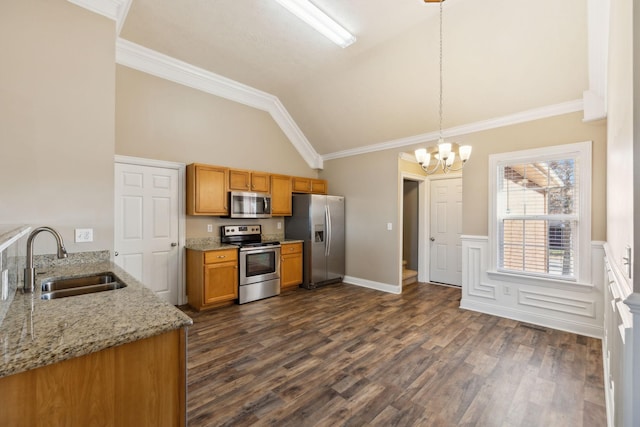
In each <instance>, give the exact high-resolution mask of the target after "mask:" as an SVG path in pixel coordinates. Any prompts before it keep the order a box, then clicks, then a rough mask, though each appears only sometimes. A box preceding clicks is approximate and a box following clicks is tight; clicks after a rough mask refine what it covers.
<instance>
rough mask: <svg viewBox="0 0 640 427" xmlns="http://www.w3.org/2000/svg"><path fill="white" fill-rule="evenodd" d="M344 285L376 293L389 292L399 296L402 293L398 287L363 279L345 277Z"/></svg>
mask: <svg viewBox="0 0 640 427" xmlns="http://www.w3.org/2000/svg"><path fill="white" fill-rule="evenodd" d="M342 282H343V283H347V284H349V285H356V286H361V287H363V288H369V289H375V290H376V291H382V292H387V293H390V294H396V295H399V294H401V293H402V287H400V286H396V285H390V284H388V283H382V282H374V281H373V280H367V279H361V278H359V277H353V276H344V278H343V279H342Z"/></svg>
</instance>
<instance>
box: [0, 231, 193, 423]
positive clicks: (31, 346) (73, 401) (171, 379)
mask: <svg viewBox="0 0 640 427" xmlns="http://www.w3.org/2000/svg"><path fill="white" fill-rule="evenodd" d="M23 234H24V233H23ZM2 237H3V238H5V237H7V235H6V233H5V234H4V235H2ZM7 238H10V237H7ZM1 243H2V242H0V244H1ZM16 243H17V242H16ZM7 258H9V257H7V256H6V253H5V254H4V255H3V256H2V259H4V260H5V261H4V262H5V263H10V262H9V261H7ZM16 270H19V268H16ZM42 270H43V274H41V275H39V276H38V277H37V279H36V291H35V292H34V293H23V292H22V291H21V290H20V289H18V290H17V291H16V287H20V286H21V285H22V284H21V283H16V280H15V279H14V280H13V283H12V285H11V287H10V292H12V294H13V295H12V296H13V298H12V300H10V301H8V306H7V307H6V313H5V315H4V318H2V319H0V357H1V358H2V363H1V364H0V395H2V396H3V402H2V404H1V405H0V425H11V426H20V425H25V426H38V425H47V426H51V425H69V421H70V420H73V423H75V425H92V424H95V423H96V422H98V421H99V422H100V423H101V424H103V425H114V426H116V425H136V426H144V425H149V426H151V425H153V426H161V425H167V426H181V425H185V422H186V410H185V398H186V362H185V361H186V327H187V326H189V325H191V324H192V321H191V319H190V318H189V317H188V316H186V315H185V314H184V313H182V312H181V311H180V310H178V309H176V308H175V307H173V306H172V305H170V304H168V303H166V302H164V301H162V300H161V299H160V298H158V297H157V296H156V295H155V294H154V293H153V292H152V291H151V290H149V289H148V288H146V287H144V286H143V285H142V284H141V283H140V282H138V281H137V280H136V279H134V278H133V277H132V276H130V275H129V274H127V273H126V272H125V271H124V270H122V269H120V268H119V267H117V266H116V265H115V264H113V263H111V262H109V261H108V260H106V261H98V262H89V263H83V264H77V265H68V266H61V267H49V268H44V269H42ZM104 272H112V273H113V274H114V275H115V276H117V277H118V278H119V279H120V280H121V281H122V282H123V283H125V284H126V287H124V288H122V289H116V290H110V291H105V292H97V293H92V294H87V295H78V296H71V297H66V298H59V299H53V300H43V299H41V295H42V292H41V290H40V283H41V282H42V281H44V280H47V279H51V278H58V279H60V278H67V277H77V276H87V275H94V274H101V273H104ZM16 285H17V286H16ZM3 302H4V301H3Z"/></svg>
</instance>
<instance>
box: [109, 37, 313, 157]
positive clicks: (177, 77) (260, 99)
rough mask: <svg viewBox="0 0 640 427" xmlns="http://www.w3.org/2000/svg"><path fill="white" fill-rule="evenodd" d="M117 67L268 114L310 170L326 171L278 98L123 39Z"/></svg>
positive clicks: (119, 43) (117, 49)
mask: <svg viewBox="0 0 640 427" xmlns="http://www.w3.org/2000/svg"><path fill="white" fill-rule="evenodd" d="M116 63H117V64H120V65H123V66H125V67H129V68H133V69H134V70H138V71H142V72H144V73H147V74H151V75H153V76H156V77H160V78H162V79H165V80H169V81H172V82H174V83H178V84H181V85H184V86H187V87H191V88H193V89H197V90H200V91H203V92H206V93H209V94H211V95H215V96H219V97H221V98H225V99H228V100H230V101H234V102H238V103H240V104H243V105H247V106H249V107H253V108H257V109H259V110H263V111H266V112H268V113H269V114H271V117H273V119H274V120H275V122H276V123H277V124H278V126H280V129H282V131H283V132H284V134H285V135H286V136H287V138H289V140H290V141H291V143H292V144H293V146H294V147H295V148H296V149H297V150H298V152H299V153H300V155H301V156H302V158H303V159H304V160H305V161H306V162H307V164H308V165H309V167H311V168H312V169H322V167H323V161H322V158H321V157H320V155H319V154H318V153H316V151H315V149H314V148H313V147H312V146H311V144H310V143H309V141H308V140H307V138H306V136H305V135H304V133H302V131H301V130H300V128H299V127H298V125H297V124H296V122H295V121H294V120H293V118H292V117H291V116H290V115H289V113H288V111H287V110H286V108H285V107H284V105H282V103H281V102H280V100H279V99H278V97H276V96H274V95H271V94H269V93H267V92H263V91H261V90H258V89H254V88H252V87H250V86H247V85H244V84H242V83H238V82H236V81H234V80H231V79H228V78H226V77H223V76H221V75H219V74H215V73H212V72H210V71H207V70H205V69H203V68H199V67H196V66H193V65H191V64H188V63H186V62H184V61H180V60H178V59H175V58H172V57H170V56H167V55H164V54H162V53H160V52H157V51H155V50H151V49H148V48H146V47H144V46H140V45H138V44H135V43H132V42H130V41H128V40H125V39H122V38H118V40H117V41H116Z"/></svg>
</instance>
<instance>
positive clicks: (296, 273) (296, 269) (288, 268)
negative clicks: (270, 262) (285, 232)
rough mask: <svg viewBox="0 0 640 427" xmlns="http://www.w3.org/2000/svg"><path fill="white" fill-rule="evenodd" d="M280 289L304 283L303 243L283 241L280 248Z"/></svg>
mask: <svg viewBox="0 0 640 427" xmlns="http://www.w3.org/2000/svg"><path fill="white" fill-rule="evenodd" d="M280 257H281V259H280V289H282V290H286V289H287V288H293V287H296V286H298V285H299V284H301V283H302V243H282V248H281V249H280Z"/></svg>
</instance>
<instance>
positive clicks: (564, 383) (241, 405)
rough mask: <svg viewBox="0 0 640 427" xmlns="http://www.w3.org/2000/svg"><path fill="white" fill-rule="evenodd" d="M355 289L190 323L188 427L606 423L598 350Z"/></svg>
mask: <svg viewBox="0 0 640 427" xmlns="http://www.w3.org/2000/svg"><path fill="white" fill-rule="evenodd" d="M459 300H460V290H459V289H456V288H450V287H443V286H436V285H431V284H424V283H417V284H413V285H409V286H407V287H405V290H404V292H403V293H402V295H392V294H386V293H382V292H377V291H373V290H369V289H365V288H360V287H356V286H350V285H342V284H337V285H329V286H326V287H323V288H320V289H317V290H313V291H309V290H305V289H296V290H294V291H289V292H287V293H284V294H282V295H281V296H279V297H274V298H269V299H266V300H262V301H257V302H252V303H249V304H245V305H242V306H238V305H234V306H230V307H225V308H220V309H217V310H213V311H211V312H203V313H196V312H193V311H190V310H188V309H187V310H185V311H186V312H187V314H189V315H190V316H191V317H193V320H194V325H193V327H191V328H190V330H189V342H188V361H187V364H188V398H187V411H188V425H189V426H191V427H197V426H223V425H228V426H263V425H264V426H266V425H270V426H364V425H376V426H545V427H552V426H558V427H567V426H571V427H577V426H585V427H586V426H589V427H591V426H597V427H599V426H605V425H606V419H605V418H606V416H605V408H604V405H605V403H604V389H603V369H602V350H601V342H600V340H597V339H593V338H587V337H583V336H578V335H574V334H570V333H566V332H560V331H555V330H547V329H544V328H539V327H536V326H533V325H527V324H523V323H520V322H516V321H512V320H507V319H502V318H499V317H493V316H489V315H485V314H480V313H476V312H472V311H465V310H460V309H459V308H458V306H459Z"/></svg>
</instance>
